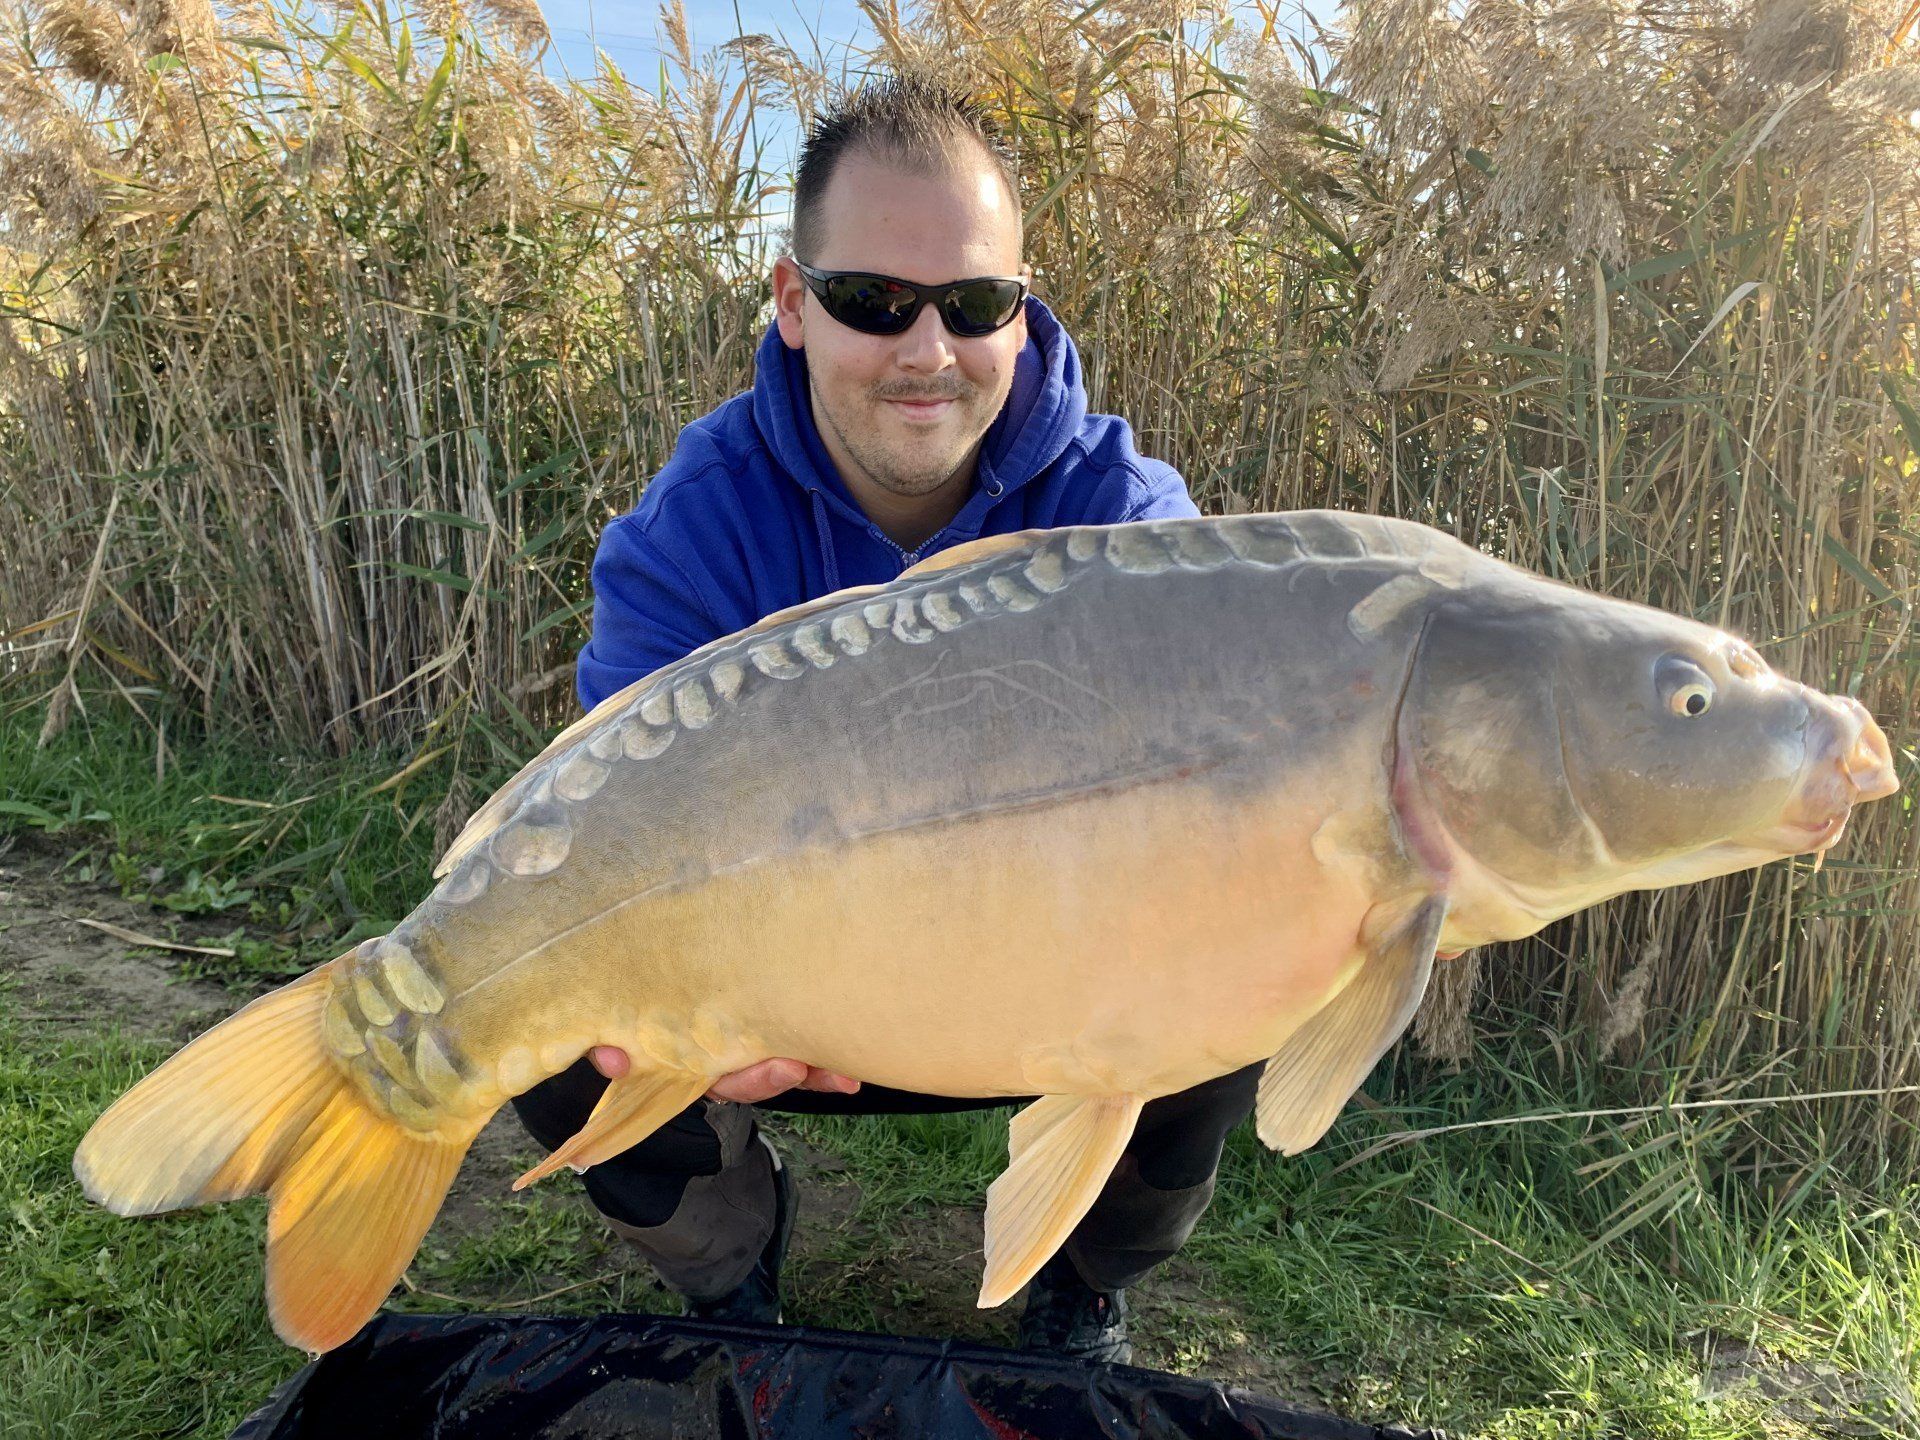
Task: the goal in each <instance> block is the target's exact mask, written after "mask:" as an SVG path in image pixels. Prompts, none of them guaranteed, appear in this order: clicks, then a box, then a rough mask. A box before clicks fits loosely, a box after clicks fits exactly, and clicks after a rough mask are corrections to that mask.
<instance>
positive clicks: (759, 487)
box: [578, 297, 1199, 709]
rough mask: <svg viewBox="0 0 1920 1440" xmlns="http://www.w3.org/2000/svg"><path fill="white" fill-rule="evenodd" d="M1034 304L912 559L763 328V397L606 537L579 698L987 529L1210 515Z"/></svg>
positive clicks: (800, 356)
mask: <svg viewBox="0 0 1920 1440" xmlns="http://www.w3.org/2000/svg"><path fill="white" fill-rule="evenodd" d="M1026 303H1027V343H1026V346H1025V347H1024V348H1023V349H1022V350H1021V352H1020V354H1019V355H1018V357H1016V359H1015V361H1014V367H1013V385H1012V388H1011V390H1010V391H1009V392H1008V395H1007V402H1006V404H1005V405H1004V406H1002V407H1001V410H1000V414H999V415H998V416H997V417H995V419H994V422H993V424H992V425H991V426H989V427H988V429H987V434H986V439H985V442H984V443H983V444H982V445H981V447H980V458H979V464H978V467H977V468H978V473H977V475H976V477H975V480H974V487H973V493H972V494H971V495H969V496H968V497H967V501H966V503H965V504H964V505H962V506H961V507H960V513H959V514H958V515H956V516H954V517H953V520H952V522H951V523H949V524H948V525H947V527H946V528H945V529H944V530H942V531H941V532H940V533H939V534H937V535H935V536H934V537H933V538H932V539H930V540H928V541H927V542H926V543H924V544H923V545H921V547H920V548H919V549H918V550H914V551H907V550H902V549H901V548H900V547H899V546H898V545H895V544H894V543H893V542H892V541H891V540H889V539H888V538H887V537H886V535H885V533H883V532H882V531H881V529H880V528H879V527H878V526H877V525H875V524H874V523H873V522H872V521H871V520H869V519H868V518H867V516H866V512H865V511H863V510H862V509H861V508H860V506H859V505H858V503H856V502H855V500H854V498H853V496H852V494H851V493H850V492H849V491H848V489H847V487H846V485H845V484H844V483H843V482H842V481H841V479H840V475H839V472H838V471H836V470H835V469H834V466H833V461H832V460H831V459H829V458H828V455H827V451H826V447H825V445H823V444H822V443H821V440H820V435H819V432H818V431H817V430H816V429H815V428H814V423H813V409H812V405H811V403H810V400H809V394H808V389H807V362H806V354H805V352H804V351H801V350H790V349H788V348H787V345H786V342H784V341H783V340H781V338H780V332H779V330H778V329H777V328H776V327H774V326H769V327H768V329H767V333H766V336H765V338H764V339H762V340H761V342H760V352H759V355H758V356H757V357H756V362H755V365H756V370H755V376H754V384H753V389H751V390H749V391H747V392H746V393H745V394H741V395H736V396H734V397H733V398H732V399H731V400H729V401H727V402H726V403H725V404H724V405H721V406H720V407H719V408H718V409H716V410H714V411H713V412H712V413H711V414H708V415H705V416H703V417H702V418H700V419H698V420H696V421H694V422H693V423H692V424H691V425H688V426H687V427H686V428H685V429H683V430H682V431H681V432H680V438H679V440H678V442H677V443H676V444H675V446H674V451H673V456H672V458H671V459H670V460H668V461H667V463H666V466H665V467H664V468H663V469H662V470H661V471H660V473H659V474H658V475H656V476H655V477H654V478H653V483H652V484H650V485H648V486H647V488H646V491H645V493H644V494H643V495H642V496H641V497H640V503H639V505H637V506H636V507H635V508H634V509H633V510H631V511H629V512H628V513H627V514H625V515H622V516H620V517H619V518H618V519H617V520H615V521H614V522H613V523H612V524H610V525H608V526H607V528H606V530H605V531H604V532H602V534H601V536H600V548H599V550H598V552H597V553H596V554H595V556H594V561H593V595H594V609H593V636H592V638H591V639H590V640H589V641H588V642H587V645H586V648H585V649H583V650H582V651H581V652H580V662H579V676H578V679H579V689H580V699H581V700H582V702H584V703H585V704H586V706H587V707H588V708H589V709H591V708H592V707H593V706H594V705H597V704H598V703H599V702H600V701H602V700H604V699H606V697H607V696H609V695H611V694H613V693H614V692H615V691H616V690H619V689H622V688H624V687H625V686H627V685H630V684H631V683H632V682H634V681H635V680H638V679H640V678H641V677H643V676H645V675H649V674H651V673H652V672H653V671H655V670H657V669H659V668H660V667H661V666H662V665H667V664H671V663H672V662H673V661H675V660H678V659H679V658H680V657H681V656H682V655H685V654H686V653H687V652H688V651H690V650H695V649H698V648H699V647H700V646H702V645H704V644H706V643H707V642H708V641H709V640H717V639H719V638H720V637H721V636H722V635H730V634H732V633H733V632H734V631H736V630H742V629H745V628H746V627H747V626H749V625H751V624H753V623H754V622H755V621H757V620H759V619H761V618H762V617H764V616H766V615H770V614H772V613H773V612H774V611H775V610H780V609H784V608H785V607H786V606H788V605H798V604H800V603H801V602H802V601H805V600H812V599H816V598H818V597H819V596H822V595H826V594H830V593H831V592H833V591H835V590H838V589H840V588H841V587H843V586H848V585H872V584H879V583H882V582H885V581H888V580H892V579H893V578H895V577H896V576H897V575H899V574H900V572H901V571H903V570H905V569H906V568H907V567H908V566H909V565H912V564H914V563H915V562H916V561H918V560H920V559H921V558H923V557H924V556H927V555H931V554H933V553H934V552H935V551H938V550H945V549H948V548H949V547H951V546H954V545H959V544H963V543H965V542H966V541H969V540H977V539H979V538H980V537H981V536H983V535H1005V534H1009V533H1011V532H1013V531H1015V530H1031V529H1047V528H1051V527H1053V526H1058V525H1105V524H1111V523H1114V522H1117V521H1122V520H1145V519H1150V518H1156V517H1159V516H1168V515H1196V514H1198V513H1199V512H1198V510H1196V509H1195V508H1194V504H1193V501H1192V499H1191V498H1190V497H1189V496H1188V494H1187V487H1186V482H1184V481H1183V480H1182V479H1181V478H1180V476H1179V474H1178V472H1176V471H1175V470H1174V469H1173V467H1172V466H1170V465H1166V464H1163V463H1162V462H1160V461H1158V460H1149V459H1147V458H1146V457H1144V456H1142V455H1141V454H1140V453H1139V452H1138V451H1136V450H1135V449H1134V447H1133V432H1132V431H1131V430H1130V429H1129V428H1128V426H1127V423H1126V421H1124V420H1121V419H1118V418H1116V417H1115V416H1112V415H1089V414H1088V413H1087V392H1086V388H1085V387H1084V386H1083V385H1082V384H1081V381H1080V355H1079V352H1078V351H1076V350H1075V349H1074V347H1073V341H1072V340H1071V339H1069V338H1068V336H1067V332H1066V331H1065V330H1064V329H1063V328H1062V327H1061V325H1060V322H1059V321H1058V320H1056V319H1055V318H1054V317H1053V313H1052V312H1051V311H1050V310H1048V309H1047V307H1046V306H1045V305H1043V304H1041V303H1040V301H1038V300H1036V299H1033V298H1031V297H1029V298H1028V300H1027V302H1026Z"/></svg>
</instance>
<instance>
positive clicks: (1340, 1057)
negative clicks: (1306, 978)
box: [1255, 895, 1447, 1155]
mask: <svg viewBox="0 0 1920 1440" xmlns="http://www.w3.org/2000/svg"><path fill="white" fill-rule="evenodd" d="M1446 917H1447V901H1446V897H1445V896H1442V895H1433V896H1429V897H1427V898H1425V899H1423V900H1421V901H1420V902H1419V903H1418V904H1416V905H1415V906H1414V907H1413V908H1412V911H1411V913H1409V914H1407V915H1406V916H1405V918H1404V919H1403V920H1401V921H1400V923H1398V924H1394V925H1391V926H1388V927H1384V928H1382V930H1381V933H1380V934H1379V935H1378V937H1377V938H1375V939H1373V940H1372V943H1371V945H1370V947H1369V949H1368V951H1367V954H1366V957H1365V959H1364V960H1363V961H1362V962H1361V965H1360V968H1359V970H1358V971H1356V972H1355V974H1354V976H1353V978H1352V979H1351V980H1349V981H1348V982H1347V983H1346V985H1344V986H1343V987H1341V989H1340V990H1339V991H1338V993H1336V994H1335V995H1334V997H1333V998H1332V999H1331V1000H1329V1001H1327V1003H1326V1004H1325V1005H1323V1006H1321V1007H1320V1009H1319V1010H1317V1011H1315V1012H1314V1014H1313V1015H1312V1016H1311V1017H1310V1018H1308V1020H1307V1021H1306V1022H1305V1023H1304V1024H1302V1025H1301V1026H1300V1028H1299V1029H1297V1030H1295V1031H1294V1032H1293V1034H1292V1035H1291V1036H1289V1037H1288V1038H1287V1042H1286V1043H1285V1044H1284V1045H1282V1046H1281V1047H1280V1049H1279V1051H1278V1052H1277V1053H1275V1055H1274V1056H1273V1058H1272V1059H1270V1060H1268V1061H1267V1066H1266V1069H1265V1070H1264V1071H1262V1072H1261V1075H1260V1098H1259V1101H1258V1103H1257V1106H1256V1110H1255V1114H1256V1115H1257V1117H1258V1121H1257V1124H1258V1128H1259V1133H1260V1138H1261V1140H1263V1141H1264V1142H1265V1143H1266V1144H1267V1145H1269V1146H1271V1147H1272V1148H1273V1149H1275V1150H1278V1151H1280V1153H1281V1154H1283V1155H1297V1154H1298V1153H1299V1152H1300V1151H1302V1150H1305V1149H1306V1148H1307V1147H1308V1146H1309V1145H1312V1144H1313V1143H1314V1142H1315V1141H1317V1140H1319V1138H1320V1137H1321V1136H1322V1135H1324V1134H1326V1133H1327V1128H1328V1127H1329V1126H1330V1125H1332V1124H1333V1122H1334V1119H1335V1118H1336V1117H1337V1116H1338V1115H1339V1114H1340V1111H1341V1109H1342V1108H1343V1107H1344V1106H1345V1105H1346V1103H1347V1101H1348V1099H1349V1098H1351V1096H1352V1095H1353V1092H1354V1091H1355V1090H1358V1089H1359V1088H1360V1085H1361V1083H1362V1082H1363V1081H1364V1080H1365V1079H1366V1078H1367V1074H1368V1072H1370V1071H1371V1070H1372V1069H1373V1067H1374V1065H1375V1064H1377V1063H1378V1062H1379V1059H1380V1057H1381V1056H1382V1055H1384V1054H1386V1053H1387V1049H1388V1047H1389V1046H1391V1045H1392V1044H1393V1042H1394V1041H1395V1040H1397V1039H1399V1038H1400V1034H1401V1032H1402V1031H1404V1030H1405V1029H1406V1028H1407V1026H1408V1025H1410V1024H1411V1023H1412V1022H1413V1015H1414V1012H1415V1011H1416V1010H1418V1009H1419V1008H1420V998H1421V996H1423V995H1425V994H1426V992H1427V980H1428V978H1429V977H1430V976H1431V975H1432V973H1433V952H1434V946H1435V944H1436V943H1437V942H1438V941H1439V938H1440V926H1441V924H1442V922H1444V921H1445V919H1446ZM1372 928H1373V927H1371V926H1369V927H1363V933H1364V932H1365V931H1366V930H1371V929H1372Z"/></svg>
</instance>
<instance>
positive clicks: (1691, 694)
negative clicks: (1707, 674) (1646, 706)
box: [1667, 681, 1713, 715]
mask: <svg viewBox="0 0 1920 1440" xmlns="http://www.w3.org/2000/svg"><path fill="white" fill-rule="evenodd" d="M1712 704H1713V687H1712V686H1710V685H1702V684H1700V683H1698V682H1697V681H1696V682H1695V683H1694V684H1691V685H1682V686H1681V687H1680V688H1679V689H1678V690H1676V691H1674V692H1673V694H1672V695H1670V696H1669V697H1668V698H1667V708H1668V709H1669V710H1671V711H1673V713H1674V714H1676V715H1704V714H1706V713H1707V709H1708V707H1709V706H1711V705H1712Z"/></svg>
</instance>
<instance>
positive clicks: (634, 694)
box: [433, 585, 883, 880]
mask: <svg viewBox="0 0 1920 1440" xmlns="http://www.w3.org/2000/svg"><path fill="white" fill-rule="evenodd" d="M881 588H883V587H881V586H879V585H852V586H849V587H847V588H846V589H844V590H836V591H834V592H833V593H832V594H831V595H822V596H821V597H820V598H819V599H817V600H803V601H802V602H801V603H800V604H798V605H789V606H787V608H786V609H784V610H776V611H774V612H773V613H772V614H771V615H769V616H767V617H766V618H765V619H762V620H759V621H756V622H755V623H754V624H752V625H749V626H748V627H747V628H746V629H744V630H736V631H734V632H733V633H732V634H730V635H722V636H721V637H720V638H719V639H717V640H710V641H708V642H707V643H706V644H705V645H702V646H701V647H700V648H699V649H698V650H692V651H689V652H688V653H687V654H685V655H683V656H681V657H680V658H679V659H678V660H675V661H673V662H672V663H671V664H667V665H662V666H661V667H660V668H659V669H658V670H654V671H652V672H650V673H648V674H646V675H643V676H641V677H640V678H639V679H638V680H636V681H634V682H633V683H632V684H631V685H628V686H625V687H624V688H622V689H619V690H616V691H614V692H613V694H611V695H609V696H608V697H607V698H606V699H604V700H602V701H601V702H600V703H599V704H598V705H596V706H594V707H593V709H591V710H589V711H588V712H587V713H586V714H585V715H582V716H581V717H580V718H579V719H578V720H576V721H574V722H573V723H572V724H571V725H569V726H567V728H566V729H564V730H562V731H561V732H560V733H559V734H558V735H556V736H554V737H553V739H552V740H551V741H549V742H548V744H547V748H546V749H544V750H542V751H541V752H540V753H539V754H538V755H536V756H534V757H533V759H531V760H529V761H528V762H527V763H526V764H525V765H522V766H521V767H520V769H519V770H518V771H516V772H515V774H514V777H513V778H512V779H511V780H509V781H507V783H506V784H504V785H502V786H501V787H500V788H499V789H498V790H496V791H494V792H493V794H492V796H490V797H489V798H488V799H487V800H486V802H485V803H484V804H482V805H481V806H480V808H479V809H478V810H476V811H474V812H473V814H472V815H470V816H469V817H468V818H467V823H466V825H465V826H464V827H463V828H462V829H461V831H460V833H459V834H458V835H457V836H455V837H454V841H453V843H452V844H451V845H449V846H448V847H447V851H446V854H444V855H442V856H441V857H440V859H439V862H438V863H437V864H435V865H434V867H433V878H434V879H436V880H438V879H440V878H442V877H443V876H445V875H447V874H449V873H450V872H451V871H452V870H453V867H454V866H456V865H458V864H459V863H460V862H461V861H462V860H464V859H466V858H467V856H468V855H470V854H472V853H473V851H475V850H477V849H479V848H480V846H482V845H484V844H485V843H486V842H487V840H488V838H489V837H490V836H491V835H492V834H493V832H494V831H495V830H497V829H499V828H500V824H501V822H502V821H504V820H505V819H506V818H507V816H509V815H511V814H512V813H513V810H514V807H515V806H516V805H518V804H519V803H520V798H521V795H522V793H523V791H524V789H525V787H526V782H527V780H528V779H529V778H530V777H531V776H532V775H533V773H534V772H535V771H536V770H538V769H539V768H540V767H541V766H542V765H544V764H546V763H547V761H549V760H551V759H553V758H554V756H556V755H558V754H560V752H561V751H563V750H566V749H568V748H570V747H571V746H573V745H576V744H578V743H579V742H581V741H583V740H585V739H587V738H588V737H590V736H591V735H592V734H593V732H594V731H596V730H598V729H599V728H600V727H601V726H602V725H605V724H609V723H611V722H612V721H613V720H615V719H617V718H618V717H619V716H620V715H622V714H624V713H625V712H626V709H627V707H628V706H629V705H630V704H632V703H633V702H634V701H635V700H637V699H638V698H639V697H640V694H641V692H642V691H644V690H646V689H647V688H649V687H650V686H652V685H653V684H655V683H656V682H657V681H658V680H659V679H660V678H661V676H663V675H665V674H666V673H667V672H668V671H669V670H678V669H680V668H681V667H685V668H687V669H697V668H698V667H699V666H700V665H701V664H703V663H704V662H705V659H706V657H707V655H708V653H709V652H710V651H713V650H717V649H719V648H720V647H721V646H722V645H730V644H732V643H734V642H735V641H737V640H739V639H740V637H741V636H743V635H756V634H758V633H759V632H761V631H762V630H772V629H775V628H777V627H779V626H781V625H787V624H790V623H792V622H793V621H795V620H800V619H804V618H805V617H806V616H808V615H811V614H813V613H814V612H815V611H818V610H831V609H833V608H834V607H836V606H839V605H844V604H846V603H847V602H848V601H850V600H858V599H859V598H860V597H861V596H863V595H871V594H872V593H873V592H874V591H876V590H879V589H881Z"/></svg>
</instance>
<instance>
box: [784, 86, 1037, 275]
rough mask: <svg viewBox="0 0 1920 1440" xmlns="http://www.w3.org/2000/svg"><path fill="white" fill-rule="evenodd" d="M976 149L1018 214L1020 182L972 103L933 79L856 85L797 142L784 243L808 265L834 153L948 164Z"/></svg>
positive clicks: (816, 247) (818, 237) (815, 250)
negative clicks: (789, 226)
mask: <svg viewBox="0 0 1920 1440" xmlns="http://www.w3.org/2000/svg"><path fill="white" fill-rule="evenodd" d="M969 143H971V144H972V145H974V146H976V147H978V150H979V151H980V152H983V153H984V154H985V155H986V157H987V159H988V160H989V161H991V162H992V164H993V167H994V169H995V170H996V171H997V172H998V174H999V176H1000V178H1001V179H1002V180H1003V181H1004V182H1006V187H1007V194H1008V195H1010V196H1012V197H1013V207H1014V213H1015V214H1016V215H1018V214H1019V213H1020V182H1019V178H1018V177H1017V176H1016V174H1015V173H1014V165H1013V151H1012V150H1011V149H1010V148H1008V146H1007V142H1006V141H1005V140H1004V139H1003V138H1002V137H1001V135H1000V131H999V128H998V127H997V126H996V125H995V124H994V123H993V121H992V120H991V119H990V118H989V117H988V115H987V112H986V111H985V110H984V109H983V108H982V107H981V106H980V105H979V104H977V103H976V102H975V101H974V100H972V99H971V98H969V97H968V96H966V95H964V94H962V93H961V92H959V91H957V90H952V89H949V88H947V87H946V86H944V85H941V84H940V83H939V82H937V81H934V80H928V79H922V78H918V77H914V76H890V77H888V78H886V79H884V80H880V81H877V82H876V83H874V84H871V85H867V86H864V87H862V88H861V89H859V90H856V91H854V92H853V93H852V94H850V95H846V96H844V97H842V98H841V99H840V101H839V102H838V103H836V104H834V105H833V106H831V107H829V108H828V109H827V110H825V111H824V112H822V113H821V114H820V116H819V117H818V118H816V119H815V120H814V122H813V125H812V126H811V127H810V129H809V130H808V133H807V138H806V140H805V142H804V143H803V144H802V145H801V147H800V163H799V166H798V167H797V169H796V170H795V172H794V179H793V221H792V230H791V244H792V248H793V255H794V258H795V259H796V260H800V261H803V262H805V263H809V264H811V263H812V262H813V261H814V260H815V258H816V257H817V256H818V254H819V251H820V245H821V242H822V239H823V232H824V230H825V220H824V217H823V216H822V215H821V213H820V204H821V201H822V199H823V198H824V197H825V195H826V193H827V182H828V181H829V180H831V179H832V178H833V172H834V169H835V168H836V167H837V166H838V165H839V163H840V158H841V157H842V156H843V155H845V154H846V153H847V152H848V151H850V150H864V151H866V152H867V153H869V154H872V155H877V156H879V157H881V158H884V159H887V160H893V161H897V162H901V163H904V164H908V165H913V166H933V165H942V164H944V165H948V166H951V165H953V164H954V163H955V162H956V161H959V160H960V159H961V158H962V157H963V156H964V155H965V153H966V147H967V145H968V144H969Z"/></svg>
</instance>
